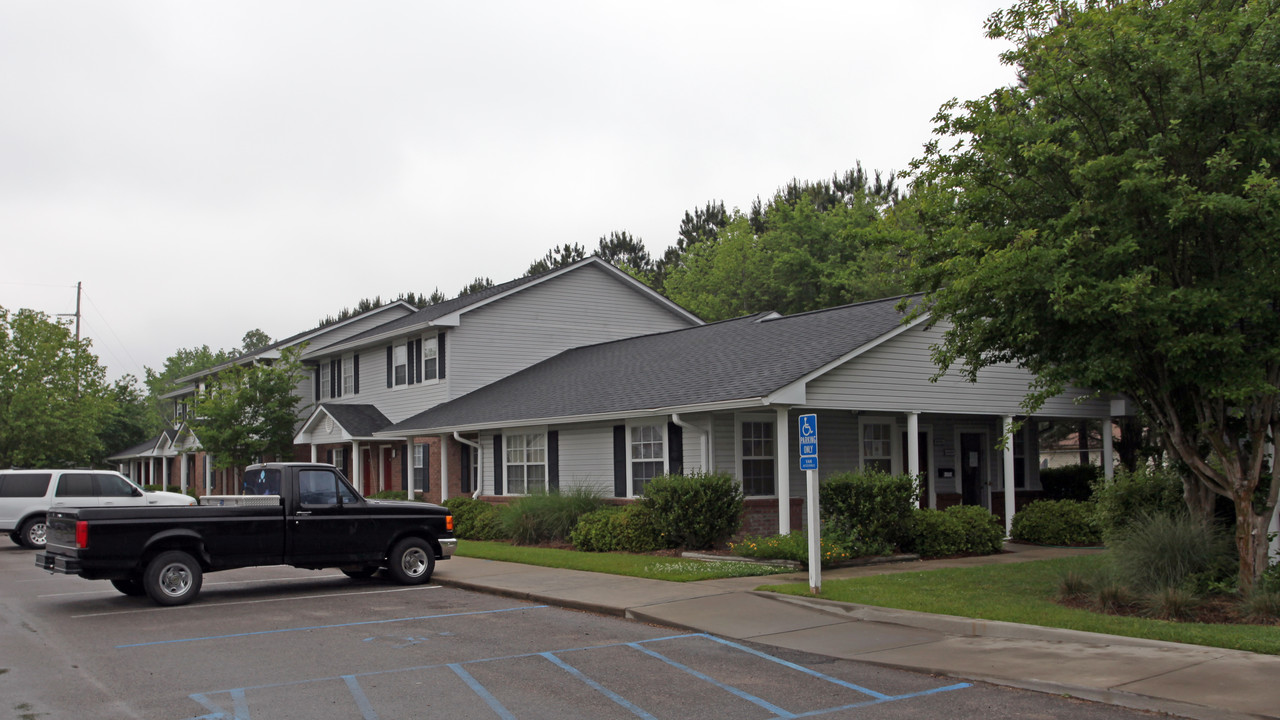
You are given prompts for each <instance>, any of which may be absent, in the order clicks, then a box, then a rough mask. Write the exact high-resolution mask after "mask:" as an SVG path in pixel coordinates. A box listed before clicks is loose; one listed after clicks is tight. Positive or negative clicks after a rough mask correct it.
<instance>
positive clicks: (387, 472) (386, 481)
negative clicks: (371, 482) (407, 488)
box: [378, 447, 391, 491]
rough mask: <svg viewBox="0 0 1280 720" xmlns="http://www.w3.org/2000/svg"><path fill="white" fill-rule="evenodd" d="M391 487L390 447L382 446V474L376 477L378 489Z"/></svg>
mask: <svg viewBox="0 0 1280 720" xmlns="http://www.w3.org/2000/svg"><path fill="white" fill-rule="evenodd" d="M390 489H391V448H389V447H384V448H382V475H381V476H379V477H378V490H379V491H381V490H390Z"/></svg>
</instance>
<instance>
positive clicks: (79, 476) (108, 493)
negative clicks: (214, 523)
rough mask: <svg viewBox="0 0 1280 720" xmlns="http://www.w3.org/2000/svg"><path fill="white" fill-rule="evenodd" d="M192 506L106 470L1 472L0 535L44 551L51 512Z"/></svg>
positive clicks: (179, 497)
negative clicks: (47, 524)
mask: <svg viewBox="0 0 1280 720" xmlns="http://www.w3.org/2000/svg"><path fill="white" fill-rule="evenodd" d="M195 504H196V501H195V498H193V497H191V496H189V495H183V494H181V493H172V492H145V491H143V490H142V488H139V487H138V486H137V485H134V484H133V483H132V482H130V481H129V479H128V478H126V477H125V476H123V475H121V474H120V473H115V472H110V471H107V470H0V532H7V533H9V538H10V539H11V540H13V541H14V542H15V543H17V544H19V545H24V546H26V547H31V548H42V547H44V530H45V526H44V519H45V513H47V512H48V511H49V509H50V508H59V507H105V506H112V505H195Z"/></svg>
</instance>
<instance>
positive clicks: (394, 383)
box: [391, 340, 412, 390]
mask: <svg viewBox="0 0 1280 720" xmlns="http://www.w3.org/2000/svg"><path fill="white" fill-rule="evenodd" d="M410 342H412V340H410V341H407V342H402V343H396V344H395V345H393V346H392V349H391V389H393V390H394V389H396V388H401V387H407V386H408V385H409V371H410V370H411V369H412V368H410V367H409V343H410ZM401 367H403V368H404V380H400V379H398V378H397V377H396V369H397V368H401Z"/></svg>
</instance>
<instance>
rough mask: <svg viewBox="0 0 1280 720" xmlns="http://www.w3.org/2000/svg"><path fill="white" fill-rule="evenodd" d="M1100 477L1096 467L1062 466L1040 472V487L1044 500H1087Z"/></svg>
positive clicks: (1098, 469) (1099, 470)
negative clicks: (1042, 489)
mask: <svg viewBox="0 0 1280 720" xmlns="http://www.w3.org/2000/svg"><path fill="white" fill-rule="evenodd" d="M1101 475H1102V468H1101V467H1099V466H1097V465H1063V466H1062V467H1056V468H1042V469H1041V470H1040V486H1041V487H1042V488H1044V498H1045V499H1046V500H1082V501H1083V500H1088V499H1089V497H1090V495H1091V493H1092V491H1093V485H1094V483H1096V482H1097V480H1098V478H1099V477H1100V476H1101Z"/></svg>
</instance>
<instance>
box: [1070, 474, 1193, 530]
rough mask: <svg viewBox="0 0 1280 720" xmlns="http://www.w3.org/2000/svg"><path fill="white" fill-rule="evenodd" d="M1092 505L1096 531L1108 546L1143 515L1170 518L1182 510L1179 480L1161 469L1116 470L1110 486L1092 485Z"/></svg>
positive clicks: (1096, 482)
mask: <svg viewBox="0 0 1280 720" xmlns="http://www.w3.org/2000/svg"><path fill="white" fill-rule="evenodd" d="M1093 502H1094V507H1095V508H1096V510H1095V512H1096V515H1097V523H1098V527H1099V529H1101V531H1102V537H1103V538H1104V539H1106V540H1107V541H1108V542H1110V540H1111V538H1112V537H1113V536H1114V535H1116V534H1118V533H1120V532H1122V531H1123V530H1124V529H1125V528H1126V527H1127V526H1129V525H1130V524H1131V523H1132V522H1133V521H1134V520H1136V519H1137V518H1138V517H1139V516H1141V515H1142V514H1143V513H1148V514H1149V513H1156V514H1160V515H1171V514H1173V513H1179V512H1184V511H1185V510H1186V503H1185V502H1184V501H1183V499H1182V478H1180V477H1179V476H1178V474H1177V473H1176V472H1174V471H1172V470H1167V469H1163V468H1146V467H1143V468H1139V469H1138V470H1137V471H1135V472H1129V471H1127V470H1125V469H1124V468H1123V467H1120V468H1116V475H1115V479H1114V480H1112V481H1111V482H1107V481H1106V480H1104V479H1098V480H1097V481H1095V482H1094V486H1093Z"/></svg>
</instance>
